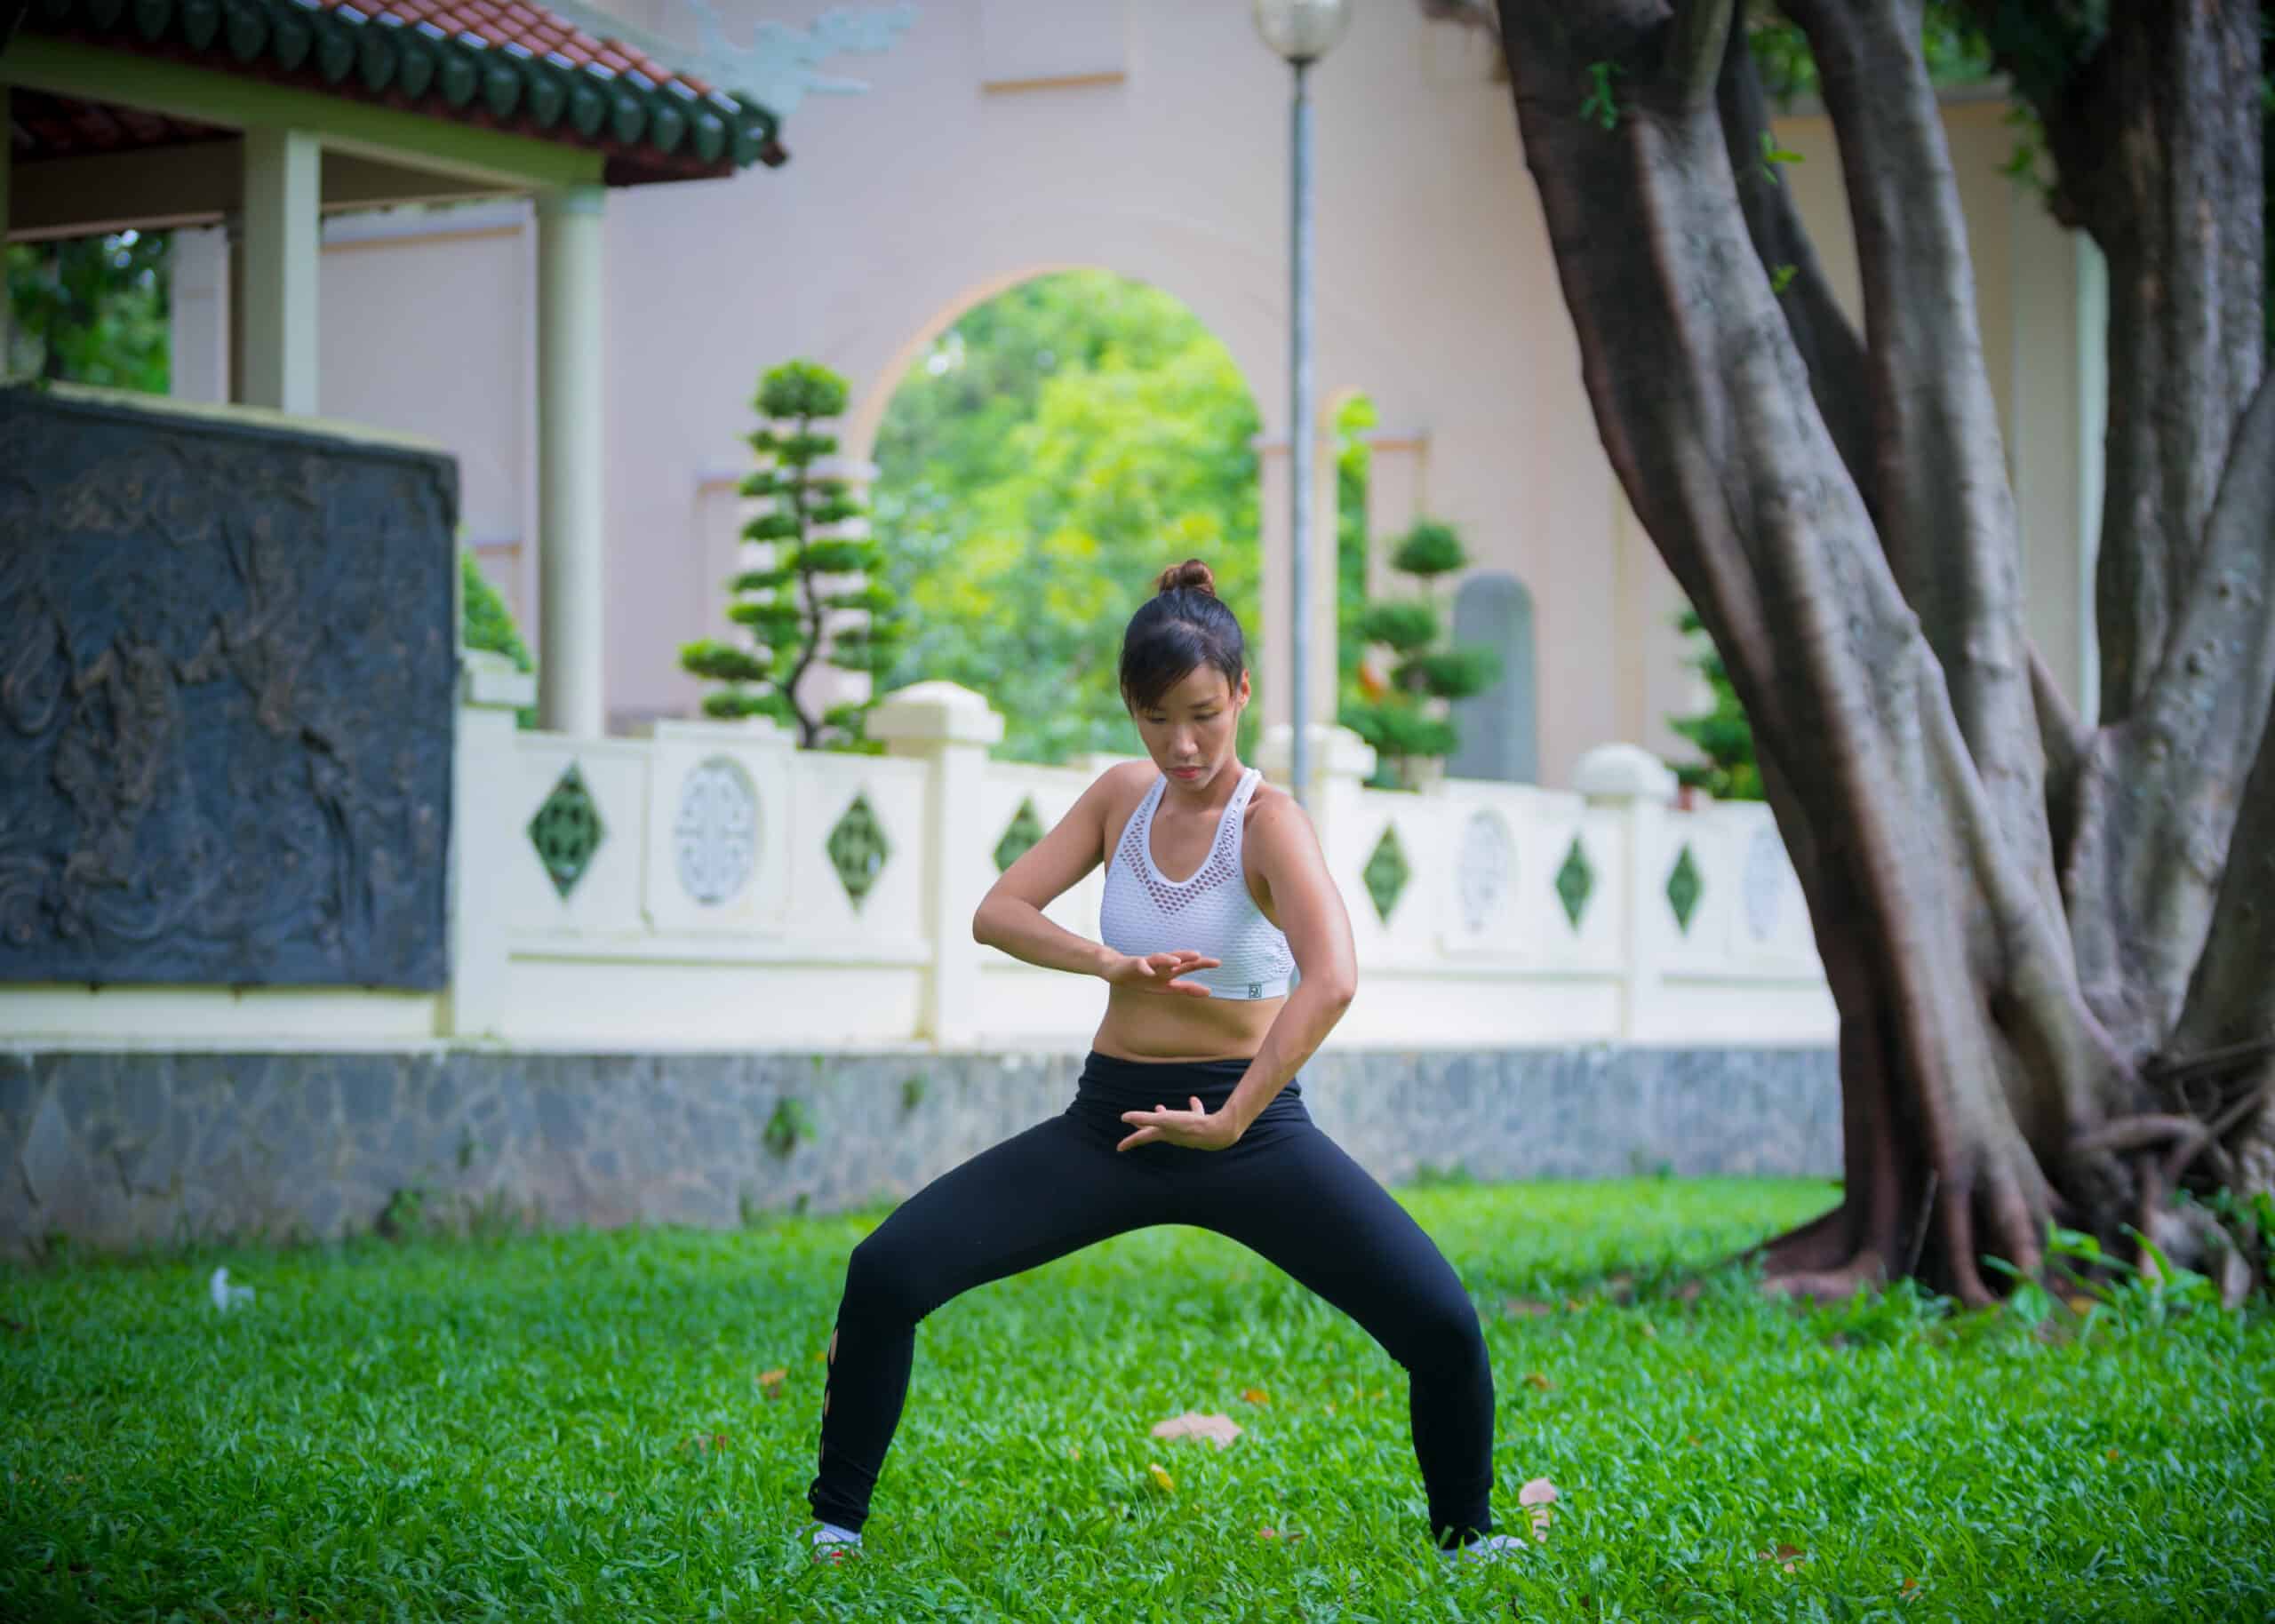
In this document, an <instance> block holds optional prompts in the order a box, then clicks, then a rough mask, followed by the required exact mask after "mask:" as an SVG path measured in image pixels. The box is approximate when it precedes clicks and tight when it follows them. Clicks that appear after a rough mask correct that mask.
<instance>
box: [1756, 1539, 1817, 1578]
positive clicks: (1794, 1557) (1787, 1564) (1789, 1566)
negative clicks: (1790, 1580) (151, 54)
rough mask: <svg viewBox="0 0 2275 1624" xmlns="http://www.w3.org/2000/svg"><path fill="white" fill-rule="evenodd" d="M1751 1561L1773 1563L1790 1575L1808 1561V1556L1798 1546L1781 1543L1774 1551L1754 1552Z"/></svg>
mask: <svg viewBox="0 0 2275 1624" xmlns="http://www.w3.org/2000/svg"><path fill="white" fill-rule="evenodd" d="M1753 1559H1754V1560H1755V1561H1756V1562H1774V1563H1776V1564H1777V1565H1778V1566H1779V1567H1781V1568H1784V1570H1785V1572H1788V1573H1790V1572H1792V1571H1793V1570H1794V1569H1795V1568H1797V1567H1799V1566H1800V1564H1802V1563H1804V1562H1807V1561H1808V1559H1809V1554H1808V1552H1807V1551H1805V1550H1803V1549H1802V1548H1800V1546H1798V1545H1786V1544H1784V1543H1782V1542H1781V1543H1780V1544H1779V1545H1778V1547H1777V1548H1776V1550H1758V1551H1756V1552H1754V1553H1753Z"/></svg>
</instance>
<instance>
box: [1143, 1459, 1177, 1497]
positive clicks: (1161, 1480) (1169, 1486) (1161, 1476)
mask: <svg viewBox="0 0 2275 1624" xmlns="http://www.w3.org/2000/svg"><path fill="white" fill-rule="evenodd" d="M1145 1469H1146V1470H1147V1471H1148V1472H1150V1473H1152V1474H1153V1481H1154V1482H1155V1483H1156V1484H1158V1485H1161V1490H1162V1492H1163V1493H1172V1494H1173V1493H1176V1492H1177V1479H1176V1478H1174V1477H1170V1476H1169V1474H1168V1473H1167V1472H1165V1471H1163V1470H1162V1469H1161V1465H1160V1463H1159V1462H1158V1461H1156V1462H1153V1463H1151V1464H1149V1465H1148V1466H1147V1467H1146V1468H1145Z"/></svg>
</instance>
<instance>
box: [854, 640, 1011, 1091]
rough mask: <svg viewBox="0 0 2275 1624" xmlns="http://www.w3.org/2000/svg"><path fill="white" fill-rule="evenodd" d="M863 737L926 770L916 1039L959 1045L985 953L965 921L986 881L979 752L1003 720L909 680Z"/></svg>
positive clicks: (971, 1026) (942, 689)
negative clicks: (925, 948) (922, 969)
mask: <svg viewBox="0 0 2275 1624" xmlns="http://www.w3.org/2000/svg"><path fill="white" fill-rule="evenodd" d="M868 734H869V736H870V737H871V738H873V739H882V740H883V741H884V743H885V752H886V753H887V754H888V755H896V756H911V757H915V758H917V759H919V760H925V761H928V762H930V764H931V776H930V784H929V786H928V788H927V792H926V795H925V849H924V859H923V861H924V935H925V939H926V940H927V941H929V942H930V943H931V947H932V963H931V973H930V975H928V976H927V977H926V978H925V990H924V1004H923V1010H922V1014H921V1015H919V1016H918V1032H917V1036H918V1037H920V1038H925V1039H930V1040H931V1041H932V1043H933V1044H935V1045H936V1046H937V1047H940V1048H963V1047H970V1045H971V1044H972V1043H973V1042H974V1041H975V1040H976V1039H978V1034H979V1028H978V1021H979V1016H980V1007H979V973H980V966H981V964H982V963H983V962H984V955H985V954H986V952H987V951H990V950H988V949H986V948H983V947H981V946H980V945H979V944H978V943H976V942H974V941H973V940H972V939H971V916H972V914H973V912H975V911H976V910H977V909H978V906H979V899H980V898H981V897H983V896H986V895H987V888H988V887H989V886H990V885H992V884H994V870H993V867H992V865H991V864H989V863H988V861H987V853H988V850H989V848H990V846H991V845H992V843H993V841H994V835H995V833H996V832H995V831H993V830H990V829H988V828H987V827H986V826H985V825H984V824H982V823H981V821H980V820H981V818H982V816H984V812H985V808H986V801H985V799H984V798H983V796H982V795H981V792H980V791H981V781H982V779H983V778H985V776H986V772H987V749H988V746H989V745H991V744H996V743H998V742H999V741H1001V740H1002V736H1003V719H1002V717H1001V716H999V715H997V714H996V713H995V712H994V711H992V710H990V709H989V708H988V705H987V701H986V700H985V699H983V698H981V697H979V696H978V694H975V693H973V692H972V691H971V690H970V689H968V688H958V687H957V686H956V685H955V684H954V683H953V682H917V683H913V684H911V685H910V686H909V687H907V688H904V689H896V690H895V691H894V692H892V693H890V694H888V695H886V696H885V697H884V698H883V699H882V700H881V701H880V702H879V703H878V705H877V706H876V708H875V709H874V710H873V711H871V712H869V726H868Z"/></svg>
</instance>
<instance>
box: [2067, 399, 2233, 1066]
mask: <svg viewBox="0 0 2275 1624" xmlns="http://www.w3.org/2000/svg"><path fill="white" fill-rule="evenodd" d="M2271 537H2275V379H2271V380H2269V381H2265V382H2263V383H2262V384H2261V385H2260V386H2259V389H2258V393H2257V394H2256V395H2255V397H2254V399H2253V401H2252V402H2251V408H2250V410H2249V411H2248V412H2247V413H2246V414H2245V416H2244V418H2243V421H2242V423H2241V424H2240V426H2238V427H2237V429H2236V431H2235V433H2234V435H2233V440H2232V450H2231V455H2230V457H2229V458H2228V464H2227V467H2226V470H2225V473H2224V474H2223V478H2222V480H2221V482H2220V491H2219V496H2218V498H2217V501H2216V503H2215V506H2214V508H2213V510H2212V513H2211V516H2210V519H2209V521H2207V526H2206V531H2205V538H2204V543H2203V552H2204V567H2203V572H2202V579H2201V580H2200V582H2199V584H2198V588H2197V590H2196V591H2195V592H2193V593H2191V596H2190V597H2189V598H2188V600H2187V601H2186V602H2185V604H2184V607H2183V614H2182V615H2181V617H2180V618H2179V620H2178V621H2177V622H2176V624H2175V626H2174V628H2173V634H2172V637H2171V646H2170V649H2169V652H2168V653H2167V657H2166V658H2165V661H2164V663H2163V665H2162V667H2161V668H2160V669H2159V671H2158V672H2157V673H2156V674H2155V678H2154V681H2152V682H2151V684H2150V685H2149V688H2148V690H2147V692H2148V696H2149V703H2148V705H2147V706H2146V707H2145V708H2144V709H2143V711H2142V712H2140V713H2139V714H2137V715H2135V717H2133V718H2132V719H2131V720H2129V721H2127V723H2126V724H2125V725H2124V726H2123V727H2121V728H2115V729H2103V732H2102V733H2101V734H2100V735H2098V736H2096V738H2095V744H2094V747H2093V750H2092V752H2090V754H2089V756H2088V760H2087V768H2086V773H2087V782H2086V787H2085V792H2084V794H2083V795H2082V797H2081V800H2080V808H2081V812H2080V817H2079V833H2078V840H2077V843H2076V846H2075V848H2074V850H2073V852H2072V855H2071V864H2070V868H2069V871H2068V873H2067V876H2066V879H2067V887H2066V888H2067V890H2068V891H2069V893H2070V896H2071V899H2072V908H2071V934H2072V935H2073V936H2074V938H2075V939H2076V941H2077V943H2078V961H2079V975H2080V976H2081V977H2082V978H2083V979H2084V981H2085V983H2086V987H2087V992H2088V995H2089V996H2091V997H2093V998H2094V1000H2095V1007H2097V1008H2100V1009H2103V1011H2104V1018H2105V1019H2110V1020H2111V1022H2112V1023H2113V1024H2115V1025H2117V1026H2118V1027H2119V1031H2120V1033H2121V1035H2122V1036H2123V1037H2124V1038H2125V1039H2126V1043H2127V1048H2128V1049H2129V1050H2130V1051H2131V1052H2133V1053H2134V1054H2135V1055H2137V1056H2143V1057H2145V1056H2146V1055H2150V1054H2152V1053H2155V1052H2157V1051H2159V1050H2162V1049H2165V1048H2167V1047H2168V1046H2169V1042H2170V1040H2171V1039H2172V1037H2173V1034H2174V1033H2175V1026H2176V1025H2177V1026H2179V1027H2180V1028H2182V1029H2183V1032H2184V1034H2185V1044H2192V1045H2193V1046H2195V1047H2211V1046H2212V1045H2213V1044H2215V1043H2217V1042H2221V1041H2225V1040H2226V1039H2227V1037H2228V1036H2229V1035H2230V1034H2228V1033H2226V1032H2225V1031H2213V1030H2208V1029H2207V1023H2209V1026H2210V1027H2219V1026H2221V1024H2222V1023H2220V1022H2218V1021H2217V1020H2215V1019H2214V1018H2213V1012H2214V1011H2216V1010H2218V1009H2223V1008H2225V1007H2229V1006H2230V1003H2231V1000H2232V999H2234V998H2235V997H2236V996H2237V994H2236V993H2235V992H2234V991H2231V990H2226V989H2225V987H2224V983H2223V990H2222V991H2216V992H2207V993H2205V994H2203V995H2202V998H2203V999H2209V1000H2210V1001H2209V1002H2208V1004H2202V1003H2200V999H2199V997H2198V996H2197V995H2192V994H2191V991H2190V989H2191V980H2201V979H2202V978H2203V977H2204V976H2206V975H2212V976H2224V975H2232V974H2249V973H2252V972H2257V973H2259V974H2261V975H2264V974H2265V967H2266V966H2267V965H2268V964H2269V963H2270V962H2275V960H2271V959H2269V958H2268V957H2266V956H2265V955H2264V954H2263V953H2262V954H2259V955H2258V956H2253V955H2252V953H2251V951H2250V950H2249V948H2248V945H2247V944H2248V943H2250V942H2252V941H2254V940H2257V941H2260V942H2264V941H2265V940H2266V937H2265V935H2264V934H2263V933H2264V928H2265V927H2264V926H2263V925H2262V926H2255V925H2252V924H2251V923H2250V922H2249V919H2250V915H2249V912H2248V911H2249V910H2250V909H2251V908H2252V907H2254V906H2264V905H2267V904H2263V903H2261V902H2260V901H2259V899H2260V898H2262V897H2265V896H2268V895H2269V893H2268V891H2267V889H2266V888H2265V887H2264V886H2262V887H2260V888H2258V889H2257V890H2256V891H2255V889H2254V887H2253V884H2252V881H2251V880H2250V878H2248V877H2249V876H2251V875H2252V874H2254V873H2258V874H2260V875H2262V876H2263V875H2264V874H2265V872H2266V871H2265V870H2264V869H2263V868H2262V867H2261V866H2260V864H2263V863H2264V862H2265V861H2266V859H2267V854H2268V852H2269V850H2270V847H2269V845H2268V841H2269V840H2271V839H2275V817H2271V815H2270V814H2269V813H2268V812H2267V810H2266V809H2265V803H2266V802H2268V801H2269V800H2275V783H2271V782H2270V780H2271V777H2275V773H2271V771H2270V770H2269V769H2268V768H2267V767H2266V762H2265V758H2266V754H2267V749H2266V745H2265V744H2264V736H2265V729H2266V727H2267V722H2268V716H2269V710H2270V697H2271V692H2275V544H2271V539H2270V538H2271ZM2255 756H2256V757H2257V758H2258V760H2259V766H2258V768H2254V766H2253V760H2254V758H2255ZM2247 774H2248V775H2249V776H2250V784H2249V785H2248V786H2247V789H2246V791H2245V792H2244V794H2243V796H2242V798H2241V800H2239V799H2238V796H2237V793H2236V788H2235V786H2236V785H2237V784H2239V783H2240V782H2242V781H2244V779H2245V777H2246V775H2247ZM2246 814H2248V815H2249V816H2251V817H2252V818H2253V819H2254V820H2255V821H2254V822H2252V823H2250V824H2247V823H2244V822H2242V821H2240V819H2241V816H2243V815H2246ZM2223 863H2224V864H2225V866H2226V870H2227V872H2228V874H2229V875H2230V876H2236V875H2238V874H2240V875H2242V876H2245V877H2244V878H2240V879H2233V880H2230V881H2227V882H2223V873H2222V869H2223ZM2231 892H2233V893H2234V895H2233V896H2232V900H2230V894H2231ZM2215 904H2216V905H2217V907H2219V908H2220V909H2223V910H2225V911H2227V917H2226V918H2225V919H2224V921H2223V922H2222V923H2221V926H2220V940H2219V942H2218V943H2214V942H2213V941H2212V940H2211V939H2210V937H2209V936H2208V935H2207V933H2208V932H2209V931H2211V929H2212V928H2213V926H2214V923H2215ZM2239 952H2240V953H2243V954H2244V955H2245V956H2244V957H2243V958H2242V959H2240V960H2237V959H2234V958H2233V955H2235V954H2237V953H2239ZM2199 956H2200V958H2201V960H2202V965H2201V967H2199ZM2268 979H2271V980H2275V977H2271V978H2268ZM2191 1004H2199V1005H2200V1009H2199V1013H2194V1014H2191V1015H2188V1016H2187V1017H2186V1018H2183V1010H2184V1008H2186V1007H2188V1006H2190V1005H2191ZM2250 1035H2251V1034H2250V1033H2248V1032H2235V1033H2233V1034H2232V1036H2234V1037H2236V1038H2242V1037H2247V1036H2250ZM2185 1044H2184V1045H2183V1047H2185Z"/></svg>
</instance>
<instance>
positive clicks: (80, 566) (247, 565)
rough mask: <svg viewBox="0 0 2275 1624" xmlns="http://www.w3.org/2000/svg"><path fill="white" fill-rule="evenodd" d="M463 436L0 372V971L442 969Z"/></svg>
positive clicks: (269, 976) (52, 974) (433, 982)
mask: <svg viewBox="0 0 2275 1624" xmlns="http://www.w3.org/2000/svg"><path fill="white" fill-rule="evenodd" d="M456 508H457V493H456V476H455V470H454V469H453V467H452V466H451V464H450V463H449V462H448V460H447V459H445V458H440V457H436V456H434V455H431V454H428V453H424V452H413V451H406V450H395V449H393V448H385V447H375V446H370V445H364V444H358V443H354V442H341V441H336V440H331V439H326V438H323V437H320V436H317V435H315V434H302V433H298V432H291V431H283V432H280V431H277V430H273V429H256V428H251V427H249V426H243V425H238V424H230V423H225V422H219V421H214V420H212V419H199V418H182V417H177V416H175V415H173V414H172V413H167V414H164V415H161V414H159V413H156V412H145V411H140V410H132V409H129V408H126V407H122V406H116V405H110V404H99V403H94V402H87V401H84V400H74V399H69V398H68V397H59V396H55V395H51V394H44V393H36V392H33V391H28V390H21V389H16V390H0V978H4V979H6V980H10V981H19V982H72V983H132V982H162V983H228V984H235V985H242V984H249V983H297V984H347V985H384V986H398V987H411V988H424V989H431V988H435V987H439V986H441V985H443V983H444V980H445V968H446V959H445V932H444V910H445V907H446V899H445V891H444V868H445V863H444V860H445V855H446V845H447V836H448V832H449V822H450V784H451V728H452V685H453V673H452V668H451V667H452V658H453V654H452V649H453V636H452V628H451V613H452V585H451V583H452V577H453V573H454V571H453V568H452V567H453V565H454V563H455V560H454V558H453V557H452V549H451V533H452V530H453V528H454V525H455V520H456Z"/></svg>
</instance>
